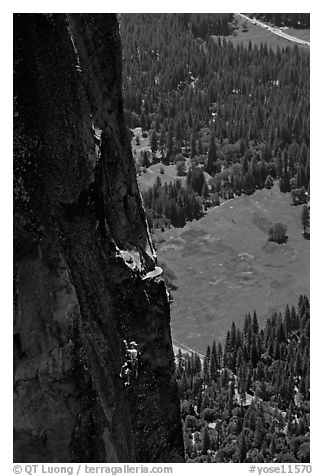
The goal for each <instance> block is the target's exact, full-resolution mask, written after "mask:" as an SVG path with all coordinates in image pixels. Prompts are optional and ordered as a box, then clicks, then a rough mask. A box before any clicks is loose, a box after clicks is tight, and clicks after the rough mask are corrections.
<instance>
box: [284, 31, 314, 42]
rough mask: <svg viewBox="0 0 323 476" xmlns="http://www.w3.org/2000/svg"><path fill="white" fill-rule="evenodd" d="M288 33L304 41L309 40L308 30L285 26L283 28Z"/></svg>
mask: <svg viewBox="0 0 323 476" xmlns="http://www.w3.org/2000/svg"><path fill="white" fill-rule="evenodd" d="M284 31H285V32H286V33H287V34H288V35H291V36H295V37H296V38H300V39H301V40H304V41H310V30H298V29H296V28H286V30H284Z"/></svg>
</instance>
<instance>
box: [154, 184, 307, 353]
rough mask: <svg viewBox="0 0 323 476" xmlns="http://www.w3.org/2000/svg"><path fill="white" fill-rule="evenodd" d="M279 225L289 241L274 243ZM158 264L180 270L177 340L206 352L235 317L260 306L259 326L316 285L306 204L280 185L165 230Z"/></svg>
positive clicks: (175, 315)
mask: <svg viewBox="0 0 323 476" xmlns="http://www.w3.org/2000/svg"><path fill="white" fill-rule="evenodd" d="M274 222H281V223H283V224H285V225H286V226H287V235H288V241H287V243H286V244H284V245H278V244H276V243H272V242H269V241H268V229H269V227H270V225H271V224H272V223H274ZM157 241H159V245H158V258H159V262H160V263H161V266H162V265H163V264H162V263H166V265H167V266H168V268H169V269H171V271H172V272H173V273H174V274H175V276H176V279H175V280H174V284H176V286H177V290H175V291H173V292H172V294H173V297H174V302H173V304H172V308H171V316H172V335H173V338H174V339H176V340H177V341H179V342H180V343H183V344H184V345H185V346H187V347H188V348H190V349H193V350H196V351H198V352H200V353H202V354H204V353H205V349H206V346H207V345H208V344H210V343H212V341H213V339H216V340H224V338H225V336H226V333H227V330H228V329H229V327H230V326H231V323H232V321H235V323H236V324H237V325H238V326H241V325H242V323H243V321H244V317H245V314H246V313H248V312H253V310H254V309H255V310H256V312H257V315H258V319H259V322H260V324H262V323H263V322H264V321H265V319H266V318H267V317H268V316H269V315H271V313H272V312H273V311H284V309H285V307H286V304H287V303H289V304H293V303H295V302H297V300H298V297H299V295H300V294H306V295H309V290H310V242H309V241H308V240H305V239H304V238H303V235H302V226H301V207H294V206H291V205H290V194H289V193H287V194H282V193H281V192H280V191H279V188H278V186H277V184H275V186H274V187H273V188H272V189H271V190H266V189H264V190H259V191H256V192H255V193H254V194H253V195H252V196H246V195H243V196H241V197H237V198H234V199H233V200H230V201H227V202H225V203H224V204H223V205H222V206H220V207H216V208H213V209H211V210H209V211H208V213H207V215H206V216H205V217H203V218H202V219H200V220H199V221H196V220H195V221H194V222H191V223H187V224H186V226H185V227H184V228H171V229H170V230H167V231H166V232H164V233H161V232H159V234H158V237H157Z"/></svg>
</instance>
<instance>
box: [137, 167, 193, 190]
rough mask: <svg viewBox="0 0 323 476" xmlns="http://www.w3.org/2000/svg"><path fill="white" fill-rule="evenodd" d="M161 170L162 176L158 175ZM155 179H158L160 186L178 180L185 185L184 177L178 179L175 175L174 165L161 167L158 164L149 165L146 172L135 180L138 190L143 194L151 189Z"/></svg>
mask: <svg viewBox="0 0 323 476" xmlns="http://www.w3.org/2000/svg"><path fill="white" fill-rule="evenodd" d="M161 168H162V169H163V170H164V173H163V174H161V173H160V169H161ZM157 177H160V180H161V183H162V185H163V184H164V183H166V182H167V183H169V182H175V181H176V180H178V179H179V180H181V181H182V182H184V183H185V177H178V176H177V175H176V167H175V165H163V164H162V163H161V162H160V163H159V164H154V165H151V166H150V167H149V168H148V169H147V171H146V172H141V175H139V177H138V179H137V180H138V184H139V188H140V190H141V191H142V192H144V191H145V190H147V189H148V188H150V187H152V186H153V185H154V183H155V182H156V178H157Z"/></svg>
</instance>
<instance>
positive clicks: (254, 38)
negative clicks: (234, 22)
mask: <svg viewBox="0 0 323 476" xmlns="http://www.w3.org/2000/svg"><path fill="white" fill-rule="evenodd" d="M236 18H237V19H238V25H239V29H237V30H235V31H234V33H235V35H230V36H228V37H225V39H226V40H230V41H232V44H233V45H234V46H237V45H238V44H239V43H242V44H243V45H244V46H248V45H249V41H250V43H251V44H252V45H253V46H254V45H257V46H258V47H259V46H260V45H261V43H263V44H265V43H266V44H267V47H268V48H269V47H271V49H272V50H273V51H276V50H277V47H278V46H279V47H280V48H286V47H287V46H289V47H293V46H294V45H295V44H296V43H293V42H292V41H289V40H286V39H285V38H281V37H279V36H277V35H275V34H274V33H271V32H270V31H269V30H265V29H264V28H261V27H260V26H258V25H253V24H252V23H251V22H246V24H247V27H248V31H246V32H243V31H242V28H241V25H242V23H244V20H243V19H242V18H241V17H236ZM306 31H308V39H307V38H306V37H305V36H304V37H302V36H299V34H303V35H305V32H306ZM294 32H299V34H298V35H297V34H294ZM301 32H303V33H301ZM286 33H288V34H290V35H292V36H296V37H297V38H302V39H304V40H306V41H309V30H292V29H288V30H286ZM214 39H215V41H217V39H218V37H217V36H214ZM298 47H299V48H300V49H306V50H308V47H307V46H303V45H298Z"/></svg>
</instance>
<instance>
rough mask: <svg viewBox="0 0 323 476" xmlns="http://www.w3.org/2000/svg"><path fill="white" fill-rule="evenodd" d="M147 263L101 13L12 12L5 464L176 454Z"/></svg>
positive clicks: (170, 380)
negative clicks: (130, 364)
mask: <svg viewBox="0 0 323 476" xmlns="http://www.w3.org/2000/svg"><path fill="white" fill-rule="evenodd" d="M155 264H156V257H155V255H154V250H153V247H152V244H151V240H150V236H149V233H148V229H147V223H146V219H145V214H144V211H143V208H142V203H141V198H140V195H139V192H138V187H137V183H136V176H135V169H134V165H133V159H132V155H131V150H130V146H129V142H128V141H127V140H126V130H125V124H124V118H123V106H122V97H121V45H120V38H119V32H118V24H117V20H116V17H115V15H110V14H104V15H99V14H93V15H88V14H87V15H83V14H82V15H81V14H71V15H65V14H55V15H49V14H45V15H42V14H32V15H26V14H23V15H20V14H17V15H14V460H15V462H22V461H24V462H31V461H34V462H36V461H37V462H85V461H87V462H114V461H132V462H135V461H141V462H148V461H160V462H170V461H182V460H183V441H182V432H181V422H180V415H179V399H178V394H177V385H176V382H175V379H174V364H173V350H172V345H171V336H170V325H169V324H170V314H169V302H168V297H167V292H166V288H165V284H164V282H163V280H162V279H160V278H154V279H146V280H143V279H142V278H143V277H144V276H145V274H146V273H147V272H149V271H151V270H153V269H154V267H155ZM123 339H126V340H127V341H128V342H129V341H131V340H135V341H136V342H137V343H138V347H139V352H140V358H139V368H138V376H137V378H133V379H132V382H131V385H130V386H129V387H125V386H124V382H123V380H122V379H121V378H120V376H119V374H120V369H121V366H122V363H123V359H124V355H123V353H122V341H123Z"/></svg>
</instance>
